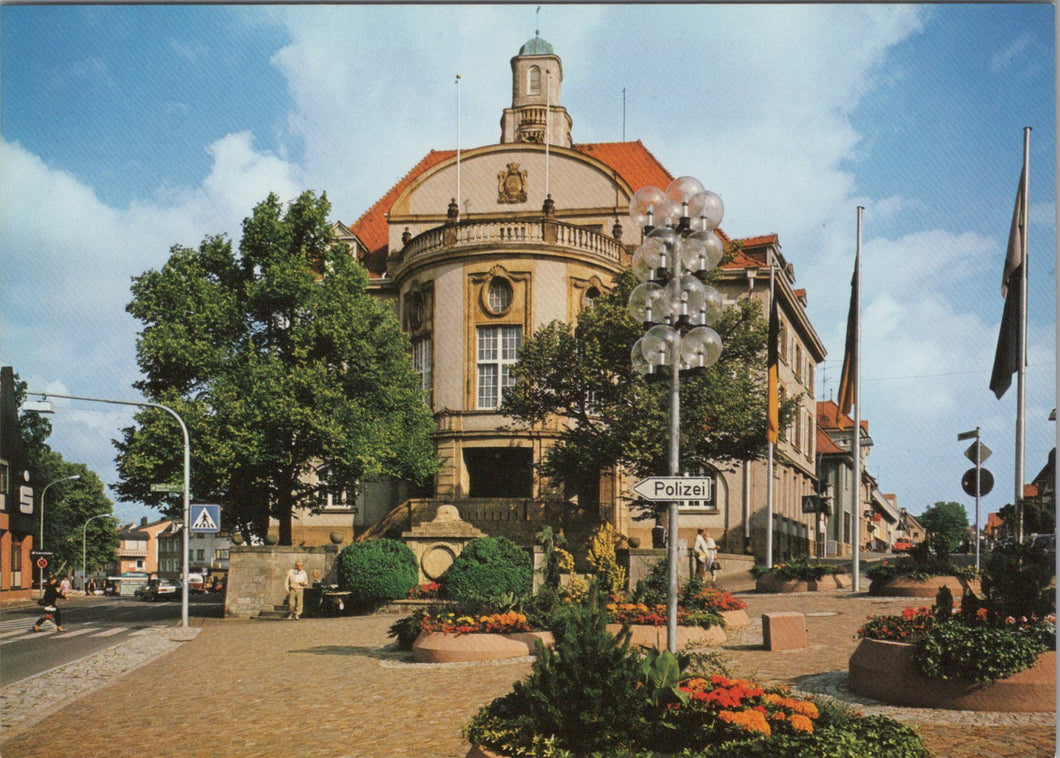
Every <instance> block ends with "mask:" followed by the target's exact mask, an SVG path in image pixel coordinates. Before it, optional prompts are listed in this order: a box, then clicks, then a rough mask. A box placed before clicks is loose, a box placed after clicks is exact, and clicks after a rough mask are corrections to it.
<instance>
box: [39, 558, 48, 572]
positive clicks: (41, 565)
mask: <svg viewBox="0 0 1060 758" xmlns="http://www.w3.org/2000/svg"><path fill="white" fill-rule="evenodd" d="M47 567H48V559H47V558H38V559H37V568H40V569H42V568H47Z"/></svg>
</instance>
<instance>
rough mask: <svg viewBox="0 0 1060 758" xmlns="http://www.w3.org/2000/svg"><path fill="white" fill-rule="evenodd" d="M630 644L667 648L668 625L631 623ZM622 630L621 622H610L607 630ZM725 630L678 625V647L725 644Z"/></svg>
mask: <svg viewBox="0 0 1060 758" xmlns="http://www.w3.org/2000/svg"><path fill="white" fill-rule="evenodd" d="M629 629H630V632H632V635H631V636H630V638H629V644H630V645H635V646H639V647H653V648H655V649H657V650H666V626H665V625H660V626H652V625H649V624H631V625H630V627H629ZM621 630H622V625H621V624H608V625H607V631H609V632H611V634H618V633H619V632H620V631H621ZM726 639H727V638H726V636H725V630H724V629H722V628H721V627H720V626H712V627H710V628H709V629H703V628H702V627H698V626H679V627H677V649H678V650H683V649H685V648H688V647H692V648H700V647H715V646H717V645H724V644H725V641H726Z"/></svg>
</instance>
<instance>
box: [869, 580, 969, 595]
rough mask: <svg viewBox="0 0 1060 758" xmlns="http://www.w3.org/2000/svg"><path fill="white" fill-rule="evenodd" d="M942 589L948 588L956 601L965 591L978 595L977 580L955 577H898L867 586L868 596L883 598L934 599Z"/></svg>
mask: <svg viewBox="0 0 1060 758" xmlns="http://www.w3.org/2000/svg"><path fill="white" fill-rule="evenodd" d="M942 587H948V588H949V590H950V592H951V593H953V597H954V599H955V600H957V601H960V599H961V596H962V595H964V591H965V589H969V590H971V591H972V592H974V593H976V594H977V595H978V594H979V580H978V579H961V578H960V577H956V576H930V577H928V578H927V579H913V578H912V577H908V576H899V577H895V578H894V579H891V580H890V581H886V582H880V581H874V582H872V583H871V584H870V585H869V594H870V595H882V596H885V597H935V595H937V594H938V591H939V589H940V588H942Z"/></svg>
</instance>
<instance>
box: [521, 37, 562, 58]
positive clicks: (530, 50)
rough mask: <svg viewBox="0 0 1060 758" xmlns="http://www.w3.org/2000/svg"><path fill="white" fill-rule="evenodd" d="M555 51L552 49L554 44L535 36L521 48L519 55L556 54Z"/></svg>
mask: <svg viewBox="0 0 1060 758" xmlns="http://www.w3.org/2000/svg"><path fill="white" fill-rule="evenodd" d="M555 54H556V53H555V51H554V50H553V49H552V45H550V44H548V43H547V42H545V41H544V40H543V39H541V38H540V37H534V38H533V39H532V40H530V41H529V42H527V43H526V44H525V45H523V46H522V47H520V48H519V55H555Z"/></svg>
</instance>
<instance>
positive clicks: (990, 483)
mask: <svg viewBox="0 0 1060 758" xmlns="http://www.w3.org/2000/svg"><path fill="white" fill-rule="evenodd" d="M961 488H962V489H963V490H964V492H965V494H967V495H971V496H972V497H975V496H976V495H989V494H990V490H992V489H994V475H993V474H991V473H990V472H989V471H987V470H986V469H985V468H980V469H979V492H978V493H977V492H976V491H975V469H974V468H970V469H968V470H967V471H965V472H964V476H962V477H961Z"/></svg>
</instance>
